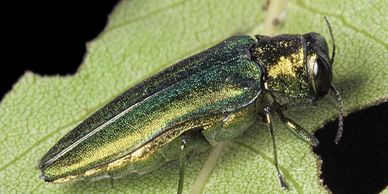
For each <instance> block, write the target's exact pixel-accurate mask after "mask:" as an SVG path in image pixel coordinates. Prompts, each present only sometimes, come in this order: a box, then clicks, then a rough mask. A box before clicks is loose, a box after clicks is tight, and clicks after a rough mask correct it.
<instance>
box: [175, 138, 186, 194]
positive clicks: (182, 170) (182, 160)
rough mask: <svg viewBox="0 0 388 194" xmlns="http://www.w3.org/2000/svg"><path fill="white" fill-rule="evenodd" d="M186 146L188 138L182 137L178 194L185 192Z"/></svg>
mask: <svg viewBox="0 0 388 194" xmlns="http://www.w3.org/2000/svg"><path fill="white" fill-rule="evenodd" d="M186 145H187V138H186V136H183V137H182V140H181V147H180V156H179V182H178V191H177V194H181V193H182V190H183V181H184V178H185V167H186V165H185V163H186V150H185V148H186Z"/></svg>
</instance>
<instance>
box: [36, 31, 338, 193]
mask: <svg viewBox="0 0 388 194" xmlns="http://www.w3.org/2000/svg"><path fill="white" fill-rule="evenodd" d="M329 30H330V33H331V29H330V26H329ZM331 36H332V33H331ZM332 37H333V36H332ZM256 38H257V40H254V39H253V38H251V37H249V36H233V37H231V38H229V39H226V40H224V41H223V42H221V43H219V44H217V45H215V46H213V47H212V48H209V49H207V50H205V51H203V52H200V53H198V54H196V55H194V56H192V57H189V58H187V59H184V60H182V61H180V62H178V63H177V64H175V65H172V66H171V67H169V68H167V69H166V70H164V71H162V72H160V73H158V74H157V75H154V76H152V77H150V78H148V79H146V80H145V81H143V82H141V83H139V84H137V85H135V86H134V87H132V88H130V89H129V90H128V91H126V92H125V93H123V94H121V95H120V96H118V97H117V98H116V99H114V100H113V101H112V102H110V103H108V104H107V105H105V106H104V107H103V108H101V109H100V110H98V111H97V112H96V113H94V114H93V115H91V116H90V117H89V118H87V119H86V120H85V121H83V122H82V123H80V124H79V125H78V126H77V127H76V128H74V129H73V130H72V131H70V132H69V133H68V134H67V135H66V136H64V137H63V138H62V139H60V140H59V141H58V142H57V143H56V144H55V145H54V147H52V148H51V149H50V151H49V152H48V153H46V155H45V156H44V157H43V158H42V159H41V161H40V165H39V167H40V169H41V171H42V175H41V177H42V178H43V179H44V180H45V181H47V182H57V183H62V182H66V181H69V180H72V179H77V178H85V177H120V176H123V175H125V174H144V173H147V172H150V171H152V170H154V169H156V168H158V167H160V166H161V165H163V164H165V163H166V162H168V161H171V160H174V159H178V158H180V161H181V162H180V164H181V168H180V178H179V184H178V193H180V192H181V191H182V186H183V177H184V162H185V153H186V152H187V150H190V149H199V147H201V146H208V145H211V144H216V143H217V142H221V141H225V140H228V139H232V138H235V137H237V136H239V135H240V134H242V133H243V132H244V131H245V130H246V129H247V128H248V127H249V126H251V125H252V124H253V123H254V122H255V121H256V120H257V119H258V118H264V120H265V122H266V123H267V124H268V129H269V131H270V134H271V138H272V142H273V148H274V160H275V166H276V169H277V173H278V178H279V181H280V184H281V186H282V187H286V185H285V183H284V181H283V179H282V176H281V174H280V172H279V169H278V164H277V157H276V148H275V139H274V135H273V128H272V121H271V120H272V119H271V117H272V116H271V114H272V113H273V112H274V111H275V112H277V113H278V114H279V116H280V118H281V121H282V122H283V123H284V124H286V125H287V126H288V127H289V128H290V129H291V130H292V131H293V132H295V133H296V134H297V135H298V136H299V137H300V138H301V139H303V140H304V141H306V142H308V143H310V144H311V145H313V146H316V145H318V140H317V139H316V138H315V137H314V136H313V135H311V134H309V133H308V132H307V131H306V130H304V129H303V128H302V127H300V126H299V125H297V124H296V123H295V122H293V121H291V120H290V119H288V118H286V117H285V116H284V115H283V114H282V110H283V108H284V106H285V105H287V104H299V103H305V102H306V101H309V102H314V101H315V100H317V99H319V98H320V97H323V96H324V95H326V94H327V93H328V91H329V90H330V89H332V90H333V91H334V92H335V93H336V95H337V97H338V100H339V101H340V105H341V106H340V107H341V111H340V119H339V120H340V124H339V125H340V126H339V130H338V134H337V137H336V142H338V140H339V138H340V136H341V133H342V113H343V105H342V101H341V99H340V96H339V93H338V91H337V90H336V89H335V88H334V86H333V85H332V84H331V81H332V71H331V69H332V63H333V57H334V53H335V46H334V39H333V38H332V40H333V54H332V57H331V58H329V56H328V55H329V54H328V47H327V43H326V41H325V39H324V37H323V36H321V35H320V34H317V33H307V34H304V35H279V36H275V37H267V36H260V35H257V36H256Z"/></svg>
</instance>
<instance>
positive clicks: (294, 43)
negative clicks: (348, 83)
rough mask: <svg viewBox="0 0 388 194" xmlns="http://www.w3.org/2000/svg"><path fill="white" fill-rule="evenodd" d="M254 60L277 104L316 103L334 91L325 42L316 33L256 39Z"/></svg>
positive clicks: (253, 52) (253, 53)
mask: <svg viewBox="0 0 388 194" xmlns="http://www.w3.org/2000/svg"><path fill="white" fill-rule="evenodd" d="M256 38H257V39H258V41H257V43H256V44H255V45H253V47H252V48H251V53H252V58H253V60H255V62H257V63H258V64H260V65H261V66H262V67H263V68H264V69H263V71H264V72H265V74H264V77H263V79H264V80H263V83H266V84H267V85H266V86H264V88H265V87H267V90H269V91H270V92H271V93H272V94H273V96H274V97H275V98H276V100H277V101H278V102H282V103H287V104H296V103H300V102H305V101H315V100H316V99H319V98H320V97H323V96H325V95H326V94H327V93H328V91H329V90H330V87H331V81H332V71H331V69H332V67H331V59H330V58H329V53H328V46H327V43H326V40H325V38H324V37H323V36H322V35H320V34H318V33H315V32H312V33H307V34H303V35H290V34H286V35H279V36H274V37H267V36H262V35H257V36H256Z"/></svg>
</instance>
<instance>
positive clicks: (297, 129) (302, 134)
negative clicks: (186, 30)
mask: <svg viewBox="0 0 388 194" xmlns="http://www.w3.org/2000/svg"><path fill="white" fill-rule="evenodd" d="M276 112H277V113H278V115H279V117H280V120H281V121H282V123H283V124H284V125H285V126H287V128H288V129H290V131H291V132H292V133H293V134H295V135H296V136H297V137H298V138H299V139H301V140H302V141H304V142H306V143H308V144H310V145H312V146H314V147H315V146H318V144H319V141H318V139H317V138H316V137H315V136H314V135H313V134H310V133H309V132H308V131H306V130H305V129H303V127H301V126H300V125H298V124H297V123H295V122H294V121H292V120H291V119H289V118H287V117H285V116H284V114H283V112H282V111H281V110H280V109H277V110H276Z"/></svg>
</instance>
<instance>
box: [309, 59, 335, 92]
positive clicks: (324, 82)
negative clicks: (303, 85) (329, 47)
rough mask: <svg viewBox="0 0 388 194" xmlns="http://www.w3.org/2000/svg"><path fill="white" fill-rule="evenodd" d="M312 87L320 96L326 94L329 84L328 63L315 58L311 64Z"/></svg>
mask: <svg viewBox="0 0 388 194" xmlns="http://www.w3.org/2000/svg"><path fill="white" fill-rule="evenodd" d="M313 73H314V87H315V91H316V94H317V96H319V97H322V96H324V95H326V94H327V92H328V91H329V89H330V84H331V69H330V67H329V64H328V63H325V62H324V61H323V60H321V59H319V58H318V59H317V61H316V62H315V63H314V66H313Z"/></svg>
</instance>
